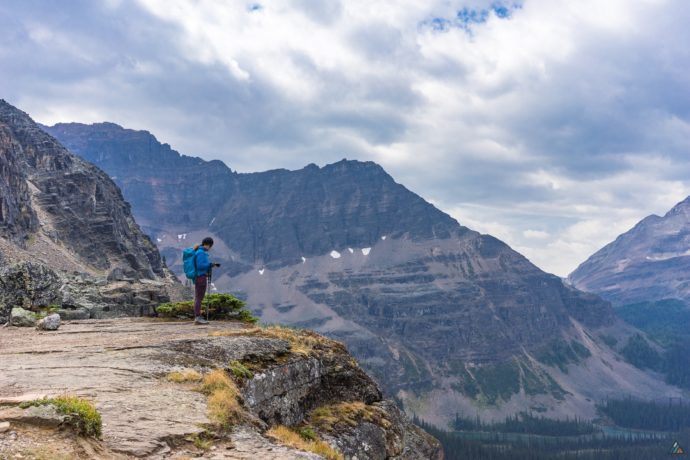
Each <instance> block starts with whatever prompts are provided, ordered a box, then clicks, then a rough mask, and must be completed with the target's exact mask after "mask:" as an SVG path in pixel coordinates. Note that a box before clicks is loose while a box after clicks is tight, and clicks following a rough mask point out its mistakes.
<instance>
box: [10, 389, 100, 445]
mask: <svg viewBox="0 0 690 460" xmlns="http://www.w3.org/2000/svg"><path fill="white" fill-rule="evenodd" d="M48 405H51V406H54V407H55V409H56V410H57V412H58V414H64V415H66V416H67V420H66V423H67V424H68V425H70V426H72V427H73V428H74V429H75V430H76V432H77V433H79V434H81V435H84V436H93V437H95V438H100V437H101V434H102V428H103V423H102V421H101V414H100V413H99V412H98V410H97V409H96V406H94V405H93V403H91V402H90V401H88V400H86V399H82V398H79V397H77V396H67V395H66V396H58V397H57V398H44V399H35V400H33V401H26V402H23V403H21V404H20V405H19V407H20V408H22V409H27V408H29V407H34V406H36V407H37V406H48Z"/></svg>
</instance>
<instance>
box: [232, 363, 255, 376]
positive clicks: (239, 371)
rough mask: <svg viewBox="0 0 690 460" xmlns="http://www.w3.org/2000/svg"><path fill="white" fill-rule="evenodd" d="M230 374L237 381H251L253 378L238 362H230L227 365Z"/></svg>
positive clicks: (250, 372)
mask: <svg viewBox="0 0 690 460" xmlns="http://www.w3.org/2000/svg"><path fill="white" fill-rule="evenodd" d="M228 367H229V369H230V372H232V375H234V376H235V377H236V378H238V379H251V378H252V377H254V374H253V373H252V371H250V370H249V369H247V368H246V367H245V365H244V364H242V363H241V362H239V361H230V364H229V365H228Z"/></svg>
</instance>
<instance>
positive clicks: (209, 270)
mask: <svg viewBox="0 0 690 460" xmlns="http://www.w3.org/2000/svg"><path fill="white" fill-rule="evenodd" d="M212 281H213V265H211V266H210V267H209V268H208V284H207V285H206V295H210V294H211V282H212ZM208 309H209V306H208V302H206V321H208Z"/></svg>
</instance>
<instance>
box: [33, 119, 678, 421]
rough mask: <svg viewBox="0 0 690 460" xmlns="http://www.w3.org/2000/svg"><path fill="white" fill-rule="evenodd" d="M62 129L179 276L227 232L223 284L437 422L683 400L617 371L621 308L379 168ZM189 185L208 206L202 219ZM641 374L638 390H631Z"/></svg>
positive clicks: (105, 129) (218, 280)
mask: <svg viewBox="0 0 690 460" xmlns="http://www.w3.org/2000/svg"><path fill="white" fill-rule="evenodd" d="M46 129H47V130H48V131H49V132H51V133H52V134H53V135H55V136H57V137H58V138H59V139H60V140H61V141H62V142H64V143H65V145H67V146H68V147H69V148H71V149H73V150H74V151H75V153H77V154H79V155H83V156H84V157H85V158H89V159H91V160H93V161H96V162H97V164H100V165H103V167H104V168H106V170H107V172H108V173H109V174H111V175H112V176H114V180H116V181H117V182H118V183H119V184H120V185H121V186H122V189H123V193H124V195H125V196H126V197H127V199H128V200H129V201H130V202H131V203H132V206H133V210H134V213H135V214H136V215H137V219H138V220H139V221H141V222H142V223H143V226H144V228H145V229H146V231H147V232H149V233H150V234H151V235H152V236H153V237H154V238H155V240H156V241H157V244H158V246H159V248H160V249H161V251H162V253H163V254H164V255H165V256H166V257H167V260H168V262H169V263H170V264H171V268H173V270H175V271H176V272H178V273H180V272H181V261H180V260H179V259H180V250H181V249H182V248H184V247H186V246H190V245H191V244H193V243H194V242H198V241H200V240H201V238H202V237H204V236H207V235H211V236H213V237H214V238H215V239H216V242H217V244H216V245H215V246H214V248H213V252H212V254H213V257H214V258H215V260H217V261H219V262H221V263H222V267H221V269H219V270H217V271H216V272H214V283H215V286H216V288H218V289H219V290H222V291H230V292H234V293H237V294H239V295H240V296H243V297H245V298H246V299H247V300H248V302H249V305H250V306H251V307H252V308H253V309H254V311H255V312H256V313H259V314H260V315H261V317H262V319H263V320H264V321H267V322H277V323H284V324H285V323H286V324H293V325H296V326H300V327H308V328H312V329H316V330H318V331H320V332H323V333H325V334H327V335H329V336H331V337H336V338H338V339H340V340H343V341H344V342H345V343H346V344H347V345H348V347H349V348H350V350H352V352H353V354H354V355H355V356H356V357H357V358H358V359H359V360H360V361H361V362H362V363H363V365H364V366H365V367H366V368H367V369H368V370H369V371H371V372H372V373H373V375H374V376H375V377H376V378H377V379H379V381H380V382H381V383H382V384H383V386H384V388H385V390H386V391H388V392H389V393H390V394H396V395H398V396H399V397H400V398H402V399H403V400H404V401H405V403H406V404H408V407H414V410H415V412H416V413H417V414H418V415H421V416H423V417H425V418H427V419H428V420H432V421H433V422H435V423H439V424H441V425H444V424H445V422H447V421H448V420H450V419H452V418H453V417H454V415H455V413H456V412H458V411H461V412H462V411H464V410H466V411H468V413H470V414H475V413H476V411H477V410H478V407H481V409H482V415H485V416H486V417H494V416H496V417H500V416H503V415H505V413H506V411H512V412H515V411H518V410H530V409H534V408H537V409H538V410H540V411H542V412H545V413H546V414H547V415H554V416H565V414H566V413H569V414H570V415H573V414H577V415H579V416H581V417H589V416H593V414H594V403H593V402H592V401H596V400H597V399H599V398H600V397H604V396H605V392H609V393H610V394H613V393H616V392H620V393H621V394H623V393H626V394H627V393H630V392H632V393H635V394H637V395H639V396H644V395H646V394H647V393H648V392H649V391H650V388H654V390H653V391H670V390H669V389H668V388H667V387H666V386H665V385H664V384H663V382H659V381H655V380H654V378H653V377H644V376H641V375H637V374H640V373H639V372H638V371H636V370H634V369H632V368H630V367H629V366H628V367H626V366H627V365H624V364H620V365H619V364H615V365H613V366H612V367H613V369H615V370H611V369H610V368H609V367H607V365H606V363H608V362H610V361H612V360H615V352H613V351H611V350H610V349H609V348H608V346H607V345H606V344H605V343H604V342H602V341H601V340H600V339H599V335H600V334H609V335H620V336H622V337H623V336H625V334H629V333H630V331H627V330H625V328H624V327H623V326H620V325H619V324H618V322H617V320H616V319H615V318H614V315H613V313H612V309H611V306H610V304H609V303H608V302H605V301H603V300H601V299H600V298H598V297H597V296H595V295H591V294H586V293H583V292H581V291H578V290H576V289H573V288H571V287H568V286H566V285H564V284H563V283H562V282H561V280H559V279H558V278H557V277H555V276H552V275H549V274H546V273H544V272H542V271H541V270H539V269H538V268H537V267H535V266H534V265H533V264H531V263H530V262H529V261H528V260H527V259H525V258H524V257H523V256H521V255H520V254H518V253H517V252H515V251H513V250H512V249H511V248H510V247H508V246H507V245H505V244H504V243H502V242H501V241H499V240H497V239H495V238H493V237H491V236H488V235H480V234H479V233H477V232H474V231H472V230H469V229H467V228H465V227H463V226H461V225H460V224H458V222H456V221H455V220H454V219H452V218H451V217H450V216H448V215H447V214H445V213H443V212H442V211H440V210H438V209H436V208H435V207H434V206H432V205H431V204H429V203H427V202H425V201H424V200H423V199H422V198H420V197H419V196H418V195H416V194H414V193H412V192H411V191H409V190H407V189H406V188H405V187H404V186H402V185H400V184H397V183H396V182H395V181H394V180H393V179H392V178H391V177H390V176H389V175H388V174H387V173H386V172H385V171H384V170H383V169H382V168H381V167H380V166H378V165H376V164H374V163H370V162H367V163H362V162H357V161H345V160H343V161H341V162H338V163H335V164H332V165H327V166H324V167H321V168H320V167H317V166H314V165H309V166H307V167H306V168H304V169H301V170H299V171H286V170H276V171H267V172H263V173H253V174H237V173H233V172H232V171H230V170H229V169H222V168H220V167H219V166H218V162H210V163H204V162H200V160H198V159H190V158H189V157H184V156H181V155H179V154H178V153H177V152H174V151H171V150H169V148H168V147H167V146H161V145H160V144H158V145H157V146H156V143H153V144H152V142H154V141H155V139H154V138H153V137H152V136H151V135H150V134H149V133H140V132H134V131H131V130H126V129H122V128H120V127H117V126H115V125H112V124H97V125H91V126H87V125H78V124H61V125H56V126H55V127H47V128H46ZM149 152H151V153H150V154H151V155H152V157H153V158H159V155H160V154H161V152H165V155H166V157H165V158H166V161H165V162H164V165H162V166H161V167H160V168H145V167H144V168H141V167H140V166H139V165H141V164H143V163H145V162H146V158H148V156H147V155H149ZM156 161H162V160H156ZM190 165H193V166H190ZM132 177H134V178H136V180H134V179H131V178H132ZM199 177H202V178H203V177H208V178H210V179H209V180H199ZM174 181H179V182H180V183H184V185H181V184H180V185H179V186H180V187H194V192H193V196H195V197H199V196H200V195H201V196H203V197H204V201H203V203H204V205H203V206H201V207H199V206H197V207H196V208H191V209H193V211H194V212H193V213H192V214H190V208H189V207H187V206H188V205H187V204H185V201H184V200H183V199H182V198H181V197H180V196H178V195H176V194H175V193H173V192H172V189H171V187H172V185H170V184H172V183H173V182H174ZM191 181H195V183H194V184H192V183H191ZM143 184H145V185H143ZM211 185H212V186H213V187H217V189H218V190H222V192H218V193H213V192H212V191H210V189H209V187H210V186H211ZM207 197H208V200H206V198H207ZM187 198H188V197H187ZM187 198H185V199H187ZM185 215H189V216H190V218H189V219H186V218H185V219H180V216H185ZM563 344H565V345H563ZM553 349H558V350H565V351H564V353H565V354H566V355H567V357H561V358H563V359H564V360H565V361H566V362H567V363H568V365H569V366H570V368H571V370H570V373H568V369H567V368H566V369H565V371H563V370H561V369H560V367H558V366H555V364H554V363H553V361H552V360H550V358H548V356H550V353H551V352H552V351H553ZM568 350H569V351H568ZM574 350H579V351H580V353H579V354H577V353H575V351H574ZM583 350H586V351H583ZM559 359H560V358H559ZM573 369H577V370H578V372H580V371H581V372H582V373H583V374H584V376H581V378H577V379H576V378H573V374H574V371H573ZM607 369H608V370H607ZM635 373H637V374H635ZM632 374H635V375H636V377H635V378H636V379H637V381H636V382H635V383H633V387H628V386H625V385H623V384H622V383H621V382H623V381H626V380H628V377H629V376H630V375H632ZM499 376H500V378H499ZM641 382H644V384H643V383H641ZM603 389H606V390H605V391H604V390H603Z"/></svg>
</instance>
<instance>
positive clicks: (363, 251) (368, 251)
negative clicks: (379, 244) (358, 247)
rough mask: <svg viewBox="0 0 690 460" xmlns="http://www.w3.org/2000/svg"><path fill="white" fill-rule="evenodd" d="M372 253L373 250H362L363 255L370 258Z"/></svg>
mask: <svg viewBox="0 0 690 460" xmlns="http://www.w3.org/2000/svg"><path fill="white" fill-rule="evenodd" d="M370 252H371V248H363V249H362V254H364V255H365V256H368V255H369V253H370Z"/></svg>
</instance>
